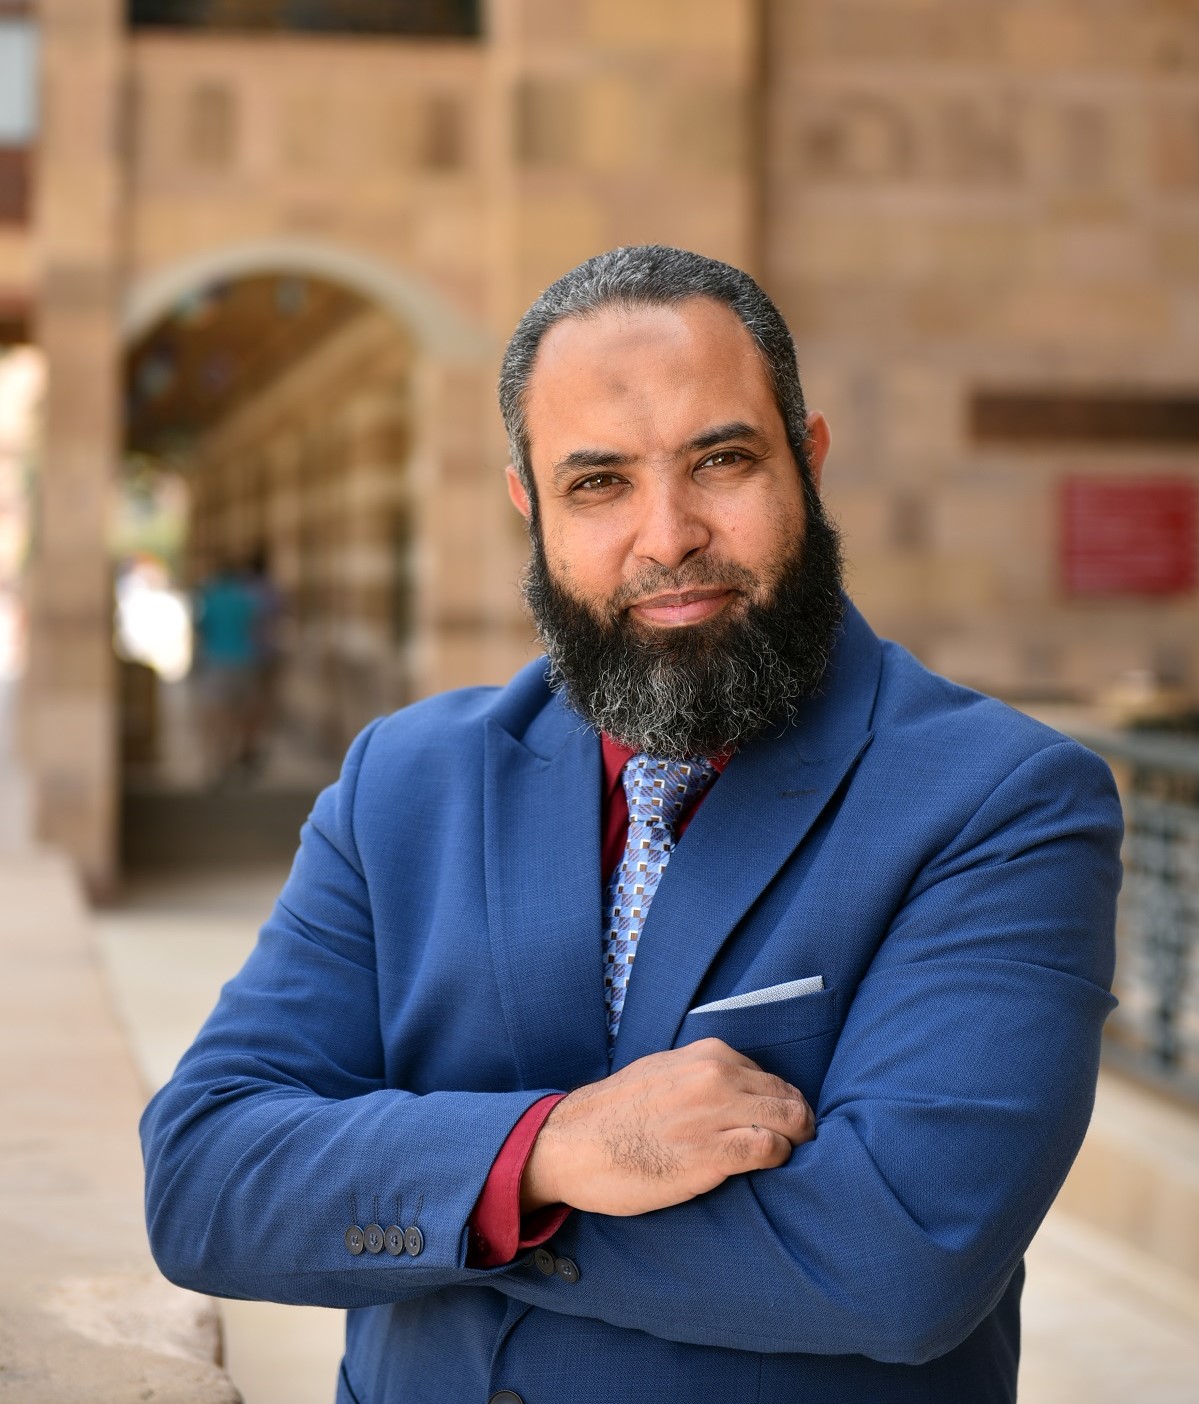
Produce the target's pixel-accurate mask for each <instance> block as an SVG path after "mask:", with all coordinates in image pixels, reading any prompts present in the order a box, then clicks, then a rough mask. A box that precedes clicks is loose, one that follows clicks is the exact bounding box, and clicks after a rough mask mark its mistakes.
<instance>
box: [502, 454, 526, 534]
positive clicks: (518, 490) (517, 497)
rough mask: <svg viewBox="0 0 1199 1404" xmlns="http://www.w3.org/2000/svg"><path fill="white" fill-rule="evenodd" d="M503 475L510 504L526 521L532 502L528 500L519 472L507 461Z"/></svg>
mask: <svg viewBox="0 0 1199 1404" xmlns="http://www.w3.org/2000/svg"><path fill="white" fill-rule="evenodd" d="M504 476H505V477H506V478H507V479H508V496H509V497H510V498H511V499H512V505H513V507H515V508H516V510H517V511H518V512H519V513H520V515H521V516H522V517H523V518H524V519H525V521H526V522H527V521H528V520H529V513H530V511H531V510H532V504H531V503H530V502H529V494H528V493H527V492H526V491H525V485H524V483H522V482H521V480H520V474H519V473H518V472H517V471H516V469H515V468H513V466H512V465H511V463H509V464H508V466H507V468H505V469H504Z"/></svg>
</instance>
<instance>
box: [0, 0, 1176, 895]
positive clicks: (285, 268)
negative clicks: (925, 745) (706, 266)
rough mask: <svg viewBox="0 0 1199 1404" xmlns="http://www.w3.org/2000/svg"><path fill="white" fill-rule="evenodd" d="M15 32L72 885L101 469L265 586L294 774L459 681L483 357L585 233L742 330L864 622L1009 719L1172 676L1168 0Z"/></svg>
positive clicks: (28, 16) (231, 13)
mask: <svg viewBox="0 0 1199 1404" xmlns="http://www.w3.org/2000/svg"><path fill="white" fill-rule="evenodd" d="M35 43H36V48H37V51H38V53H39V55H40V58H39V71H40V101H39V102H38V103H37V104H36V105H34V104H32V103H31V102H28V101H25V100H24V99H22V98H20V96H19V93H18V86H19V85H18V86H14V83H15V79H14V80H13V83H10V84H9V85H8V88H7V96H4V97H0V323H2V324H3V328H4V332H5V335H6V336H7V337H9V338H10V339H11V338H16V337H20V336H22V335H25V336H33V337H35V338H36V340H37V341H38V342H39V343H40V345H41V346H42V348H43V349H44V350H45V352H46V355H47V359H48V366H49V387H48V393H47V400H46V410H45V425H44V442H43V471H42V475H41V480H40V487H39V496H38V501H37V504H36V513H35V553H34V561H33V567H32V572H31V579H30V583H29V601H30V609H31V612H32V627H31V631H30V634H31V641H32V652H31V659H30V671H29V676H28V680H27V689H26V693H27V702H28V704H29V705H28V707H27V714H28V723H29V724H28V727H27V737H26V754H27V760H28V764H29V766H30V769H31V772H32V775H33V779H34V786H35V792H36V801H37V811H38V823H39V827H40V831H41V833H42V834H43V835H44V836H46V837H47V838H50V839H52V840H54V841H55V842H57V843H60V844H62V845H64V846H65V847H66V848H67V849H68V850H69V851H70V852H71V853H72V854H73V855H74V856H75V858H76V860H77V862H78V864H79V866H80V868H81V870H82V871H83V872H84V873H85V874H86V875H87V878H88V880H89V882H90V883H91V884H92V886H93V887H94V888H95V889H97V890H101V889H103V888H104V887H105V886H107V885H108V884H109V883H110V882H111V881H112V879H113V876H114V874H115V872H116V868H117V863H118V854H117V851H116V843H115V824H114V812H115V804H116V797H117V794H118V789H119V772H118V762H117V751H116V743H115V739H114V738H115V736H116V732H117V727H116V708H117V703H116V700H115V699H116V688H115V683H114V667H113V658H112V648H111V579H110V577H111V570H112V562H111V561H110V559H109V554H108V547H107V544H106V533H105V526H104V523H105V517H106V512H107V504H108V502H109V498H110V494H111V492H112V490H113V486H114V483H115V482H116V481H117V480H118V478H119V475H120V474H121V472H122V471H123V469H122V464H123V462H124V461H126V459H127V456H128V454H129V453H130V452H134V451H139V452H143V451H144V452H149V453H155V454H159V455H167V456H170V457H172V460H173V461H174V462H176V463H177V464H179V465H181V468H182V471H184V472H185V474H186V475H187V477H188V479H189V482H190V484H191V493H192V502H193V522H192V530H191V535H190V546H189V552H190V556H189V559H190V560H191V563H192V566H191V568H192V569H193V570H201V569H203V568H204V567H205V563H206V561H208V560H210V559H211V558H214V557H215V556H216V555H218V554H220V553H230V552H233V553H262V554H263V555H264V556H265V559H266V561H267V564H268V566H269V569H270V571H271V573H272V575H273V576H274V578H275V579H276V580H277V582H278V583H279V584H280V585H281V587H282V588H283V589H285V590H286V591H287V592H288V593H289V594H290V595H291V596H292V598H293V600H294V602H295V605H296V610H297V615H298V619H297V624H296V632H295V634H294V637H293V646H294V653H293V657H292V659H291V662H292V664H293V665H294V666H293V672H292V677H293V683H292V692H293V701H294V705H295V707H296V708H297V710H298V711H299V712H300V713H301V714H303V715H305V716H307V717H309V719H310V720H311V722H312V725H313V726H314V727H316V728H317V729H318V730H320V731H322V732H323V733H324V734H327V735H328V737H329V740H330V744H333V743H338V744H340V742H341V741H343V740H344V739H345V736H346V734H347V733H348V732H349V731H350V730H352V729H353V728H354V727H355V726H357V725H358V724H359V723H360V721H361V720H363V719H364V717H365V716H366V715H369V714H370V713H372V712H374V711H378V710H383V709H386V708H388V707H391V706H394V705H397V704H398V703H399V702H402V701H404V700H406V699H408V698H411V697H415V696H418V695H421V694H424V693H427V692H430V691H433V690H436V689H439V688H443V687H450V686H455V685H458V684H461V683H465V682H475V681H480V680H494V681H498V680H501V679H502V678H504V677H505V676H506V675H507V674H508V673H510V672H511V670H512V669H513V668H514V667H515V666H516V665H517V664H518V663H519V662H521V661H522V659H524V658H525V657H526V656H528V653H529V650H530V639H529V629H528V626H527V625H526V624H525V622H524V621H523V619H522V617H521V615H520V612H519V608H518V604H517V600H516V595H515V591H514V590H513V588H512V585H513V582H514V581H515V578H516V576H517V574H518V571H519V568H520V563H521V560H522V558H523V550H524V547H523V540H522V536H521V531H520V524H519V522H518V521H517V520H516V519H515V516H514V514H512V512H511V509H510V508H509V507H508V505H507V503H506V500H505V498H504V495H503V492H502V489H501V487H500V483H499V476H498V475H499V469H500V467H501V465H502V463H503V461H504V446H503V439H502V435H501V432H500V426H499V423H498V416H497V413H496V411H495V408H494V391H493V383H494V376H495V370H496V365H497V361H498V355H499V351H500V348H501V347H502V344H503V340H504V338H505V336H506V334H507V332H508V330H509V329H510V327H511V325H512V323H513V322H514V320H515V318H516V317H517V316H518V314H519V313H520V311H521V310H522V309H523V308H524V307H525V306H526V305H527V303H528V302H529V301H530V299H531V298H532V297H533V296H534V295H535V294H536V293H537V291H538V290H539V289H540V288H542V287H543V286H544V285H545V284H546V283H547V282H549V281H550V280H552V279H553V278H554V277H555V276H556V275H557V274H559V273H561V272H562V271H563V270H565V269H566V268H568V267H569V266H571V265H572V264H573V263H575V262H577V261H578V260H580V259H582V258H584V257H586V256H587V255H589V254H591V253H594V252H596V251H598V250H600V249H603V248H607V247H610V246H612V245H614V244H618V243H626V242H642V241H662V242H670V243H677V244H682V245H685V246H688V247H692V248H696V249H699V250H701V251H703V252H705V253H709V254H713V255H716V256H718V257H721V258H725V259H728V260H729V261H731V262H734V263H737V264H740V265H742V266H744V267H746V268H748V269H750V270H751V271H752V272H753V273H754V274H755V275H756V276H758V277H759V279H760V280H761V281H762V282H763V284H764V285H765V287H766V288H767V289H768V290H769V291H770V292H771V293H772V295H773V296H774V297H775V298H776V299H777V300H778V301H779V303H780V305H781V306H782V308H783V311H784V313H785V314H786V316H787V317H788V319H789V321H790V323H791V326H792V327H793V329H794V331H795V333H796V337H797V341H798V344H799V350H800V359H801V369H802V371H803V373H804V377H805V382H806V385H807V388H808V393H809V398H810V401H811V402H812V403H813V404H814V405H816V406H818V407H820V408H822V409H823V410H824V411H825V412H826V413H827V415H828V416H829V419H830V421H831V423H832V427H833V433H834V451H833V457H832V459H831V462H830V467H829V472H828V475H827V482H828V495H829V501H830V503H831V506H832V508H833V511H834V513H835V514H836V515H837V516H838V518H839V519H840V520H841V522H842V524H843V526H844V528H845V532H846V536H847V542H848V550H849V556H850V559H851V562H852V571H851V576H850V580H851V587H852V589H853V592H854V595H855V597H856V598H857V600H858V601H859V603H860V604H861V605H862V607H863V608H864V610H865V611H866V613H867V615H868V616H869V617H870V618H871V620H872V622H873V623H874V624H875V626H876V627H877V628H879V629H880V630H881V631H882V632H884V633H887V634H890V635H892V636H894V637H897V638H899V639H901V640H902V641H903V642H905V643H907V644H908V645H909V646H911V647H913V648H914V649H915V650H916V651H917V652H918V653H919V654H920V655H921V656H922V657H923V658H924V659H925V660H926V661H927V662H929V663H930V664H931V665H932V666H933V667H936V668H938V669H942V670H944V671H947V672H949V673H951V674H953V675H954V676H956V677H959V678H961V679H963V680H964V681H968V682H972V683H976V684H978V685H980V686H983V687H985V688H988V689H990V690H994V691H997V692H999V693H1001V694H1004V695H1008V696H1011V697H1014V698H1017V699H1020V698H1031V697H1052V698H1065V699H1087V698H1090V697H1093V696H1095V695H1096V694H1098V693H1100V692H1102V691H1103V690H1104V689H1106V688H1108V687H1110V686H1111V685H1112V684H1113V682H1115V681H1116V680H1118V679H1119V678H1120V677H1121V676H1122V675H1123V674H1126V673H1127V672H1129V671H1130V670H1150V671H1152V672H1153V673H1154V674H1156V675H1157V676H1158V677H1159V678H1161V679H1163V680H1164V681H1166V682H1168V683H1171V684H1174V685H1176V686H1178V687H1180V688H1182V689H1184V690H1189V691H1190V692H1191V693H1192V694H1193V693H1194V691H1195V689H1196V687H1197V686H1199V675H1197V672H1196V656H1195V655H1196V649H1195V639H1196V637H1197V631H1199V595H1197V593H1196V566H1195V558H1196V539H1195V538H1196V505H1195V504H1196V493H1197V490H1199V489H1197V484H1199V460H1197V457H1196V450H1197V447H1199V389H1197V384H1196V370H1195V368H1196V365H1199V3H1197V0H1085V2H1084V0H976V3H971V4H963V3H962V2H961V0H654V3H646V0H475V2H472V0H441V3H436V2H435V0H406V2H405V3H393V4H386V5H385V4H381V3H375V0H345V3H339V4H336V5H334V4H331V3H305V4H300V3H285V0H240V3H237V2H236V0H187V3H179V4H173V5H168V4H164V3H154V0H131V3H129V4H127V5H126V4H123V3H120V0H40V3H38V4H37V5H36V6H35V5H33V4H30V3H23V2H22V0H0V75H2V74H3V73H10V74H19V73H22V72H25V73H27V72H28V71H29V69H30V63H31V60H30V58H29V55H30V53H31V52H32V49H33V46H34V44H35ZM5 65H7V67H5ZM22 65H24V67H22ZM5 86H6V85H5V81H4V79H3V77H2V76H0V90H4V89H5ZM256 299H257V301H256ZM255 308H257V309H258V310H257V312H256V311H255V310H254V309H255ZM288 317H291V318H294V319H297V320H296V321H295V322H294V323H293V327H298V326H300V324H301V323H302V324H303V325H304V327H305V328H306V330H305V333H304V336H303V337H299V336H298V335H297V336H292V335H290V334H289V332H288V328H287V326H286V325H282V324H283V323H285V322H286V319H287V318H288ZM205 318H207V319H208V322H207V323H206V322H205ZM256 318H257V320H256ZM239 319H241V320H239ZM206 325H207V327H208V330H207V331H206V330H205V327H206ZM214 327H215V328H216V330H218V331H220V332H221V335H222V336H225V337H226V341H224V342H222V343H221V346H222V347H224V348H225V349H224V351H223V352H221V353H220V354H217V351H218V350H219V348H217V350H213V354H212V355H211V356H209V357H208V359H207V360H205V353H204V347H205V345H208V346H209V348H210V349H212V348H213V347H215V346H216V343H215V341H214V340H213V338H214V337H215V336H216V331H214V330H213V328H214ZM239 328H240V330H239ZM206 337H207V338H208V341H207V342H206V341H205V338H206ZM230 337H231V338H232V340H229V339H228V338H230ZM239 338H240V339H239ZM229 346H233V348H234V350H235V351H237V352H238V358H239V359H238V360H237V364H236V365H234V366H230V365H228V364H225V365H224V367H223V368H222V360H221V355H222V354H223V355H225V356H226V357H227V356H228V354H229V352H228V347H229ZM156 358H157V359H156ZM189 365H192V366H193V367H195V368H196V369H195V375H194V376H192V378H191V379H189V378H188V376H189V375H190V372H188V373H187V374H185V373H184V371H185V368H186V367H187V366H189ZM189 387H190V388H189ZM168 408H169V409H170V413H167V410H168ZM172 416H174V417H173V418H172ZM181 426H182V428H181ZM184 431H185V432H184ZM139 436H140V437H139Z"/></svg>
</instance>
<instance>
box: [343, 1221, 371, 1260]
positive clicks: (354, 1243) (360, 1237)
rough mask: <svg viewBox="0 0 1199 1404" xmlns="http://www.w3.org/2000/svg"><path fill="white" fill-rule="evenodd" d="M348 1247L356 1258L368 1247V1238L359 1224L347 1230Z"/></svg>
mask: <svg viewBox="0 0 1199 1404" xmlns="http://www.w3.org/2000/svg"><path fill="white" fill-rule="evenodd" d="M346 1247H347V1248H348V1249H349V1250H350V1252H351V1253H353V1255H354V1256H355V1257H357V1256H358V1254H359V1253H361V1252H362V1250H363V1248H365V1247H366V1237H365V1235H364V1234H363V1232H362V1230H361V1229H360V1228H359V1227H358V1225H357V1224H351V1225H350V1227H349V1228H348V1229H346Z"/></svg>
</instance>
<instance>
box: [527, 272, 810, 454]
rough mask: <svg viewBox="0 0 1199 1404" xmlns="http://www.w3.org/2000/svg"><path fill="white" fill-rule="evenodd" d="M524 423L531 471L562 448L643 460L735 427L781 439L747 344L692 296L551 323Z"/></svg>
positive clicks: (734, 323) (719, 312)
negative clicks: (621, 452) (616, 450)
mask: <svg viewBox="0 0 1199 1404" xmlns="http://www.w3.org/2000/svg"><path fill="white" fill-rule="evenodd" d="M525 415H526V421H527V424H528V429H529V437H530V445H531V448H532V452H533V457H534V461H535V462H541V461H544V458H545V457H546V455H553V456H555V457H556V451H557V449H558V448H559V447H561V446H562V444H563V442H564V441H565V440H572V442H570V443H567V444H566V451H567V452H569V451H570V450H571V449H573V448H577V447H579V446H580V445H581V444H583V443H586V444H588V445H592V446H596V447H599V446H607V445H609V444H611V445H612V446H614V447H629V446H630V445H629V444H628V443H627V442H626V441H628V440H640V441H642V442H641V443H640V445H639V446H640V447H641V448H644V449H645V450H646V451H649V450H651V449H652V448H654V447H662V448H664V449H665V448H668V447H669V446H670V444H671V441H672V440H673V441H675V442H678V443H682V442H684V441H685V440H686V439H688V438H690V437H691V436H692V435H693V434H694V433H695V432H696V430H697V429H699V428H702V427H704V425H707V424H713V423H718V422H722V421H732V420H735V419H742V420H747V421H748V422H751V423H758V424H761V425H762V427H763V428H766V429H775V428H777V429H778V431H779V432H781V431H782V420H781V417H780V416H779V413H778V407H777V405H776V403H775V397H774V390H773V387H772V385H771V382H770V377H769V375H768V373H767V370H766V365H765V362H764V360H763V359H762V355H761V353H760V351H759V350H758V347H757V345H756V343H755V342H754V340H753V338H752V337H751V336H750V334H749V332H748V331H747V330H746V328H745V326H744V325H743V323H742V322H741V320H740V318H739V317H738V316H737V315H736V313H735V312H733V311H731V310H730V309H729V308H728V307H725V306H724V305H723V304H722V303H718V302H714V301H712V300H711V299H710V298H700V297H696V298H690V299H688V300H687V301H685V302H681V303H677V304H675V305H674V306H670V307H636V308H623V307H608V308H605V309H604V310H603V311H601V312H599V313H596V314H594V315H591V316H587V317H572V318H567V319H565V320H563V321H561V322H558V323H557V324H556V325H554V326H553V327H551V328H550V330H549V331H548V332H547V333H546V335H545V338H544V339H543V341H542V343H541V346H540V347H539V349H538V352H537V359H536V361H535V362H534V365H533V371H532V374H531V376H530V377H529V384H528V389H527V392H526V406H525ZM574 441H577V442H574Z"/></svg>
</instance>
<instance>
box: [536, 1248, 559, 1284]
mask: <svg viewBox="0 0 1199 1404" xmlns="http://www.w3.org/2000/svg"><path fill="white" fill-rule="evenodd" d="M533 1262H534V1263H535V1264H536V1265H537V1271H538V1272H540V1273H543V1274H544V1275H545V1276H546V1277H553V1275H554V1270H555V1268H556V1266H557V1265H556V1264H555V1262H554V1255H553V1254H552V1253H551V1252H550V1250H549V1249H548V1248H538V1250H537V1251H536V1253H534V1254H533Z"/></svg>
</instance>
